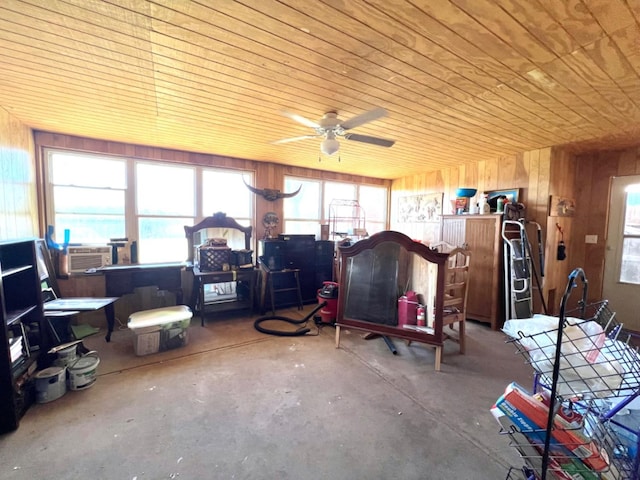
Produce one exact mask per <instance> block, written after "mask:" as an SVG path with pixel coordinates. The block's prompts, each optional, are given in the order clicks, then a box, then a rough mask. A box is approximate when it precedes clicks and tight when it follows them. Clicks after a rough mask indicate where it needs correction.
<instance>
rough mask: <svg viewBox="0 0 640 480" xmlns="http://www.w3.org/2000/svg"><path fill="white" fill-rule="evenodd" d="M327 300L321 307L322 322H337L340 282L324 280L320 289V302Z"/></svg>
mask: <svg viewBox="0 0 640 480" xmlns="http://www.w3.org/2000/svg"><path fill="white" fill-rule="evenodd" d="M322 302H327V304H326V305H325V306H324V307H322V308H321V309H320V318H321V319H322V323H335V321H336V317H337V316H338V284H337V283H335V282H322V288H321V289H320V290H318V303H322Z"/></svg>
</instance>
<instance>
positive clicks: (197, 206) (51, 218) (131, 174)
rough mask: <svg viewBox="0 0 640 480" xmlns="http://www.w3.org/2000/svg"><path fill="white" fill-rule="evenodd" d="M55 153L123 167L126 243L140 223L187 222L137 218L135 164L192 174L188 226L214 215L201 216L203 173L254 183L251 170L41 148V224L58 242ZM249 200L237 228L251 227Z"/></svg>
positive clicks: (252, 214)
mask: <svg viewBox="0 0 640 480" xmlns="http://www.w3.org/2000/svg"><path fill="white" fill-rule="evenodd" d="M56 153H61V154H65V155H76V156H79V157H84V158H87V159H91V158H95V159H113V160H118V161H122V162H124V163H125V172H126V173H125V176H126V178H125V185H126V187H125V190H124V192H125V199H124V205H125V207H124V215H125V236H126V237H127V238H129V239H130V241H133V240H139V237H140V232H139V222H140V220H141V219H146V218H191V217H190V216H187V217H185V216H184V215H178V214H175V215H174V214H167V215H158V214H148V213H145V214H140V213H139V211H138V210H139V209H138V205H137V197H136V195H137V189H138V183H137V178H136V173H137V166H138V165H139V164H146V165H151V166H154V165H156V166H169V167H178V168H185V169H190V170H192V171H193V172H194V175H193V178H194V183H195V185H194V194H193V202H194V209H193V214H194V216H193V218H192V223H191V224H192V225H193V224H195V223H196V222H197V221H199V220H201V219H203V218H205V217H207V216H211V215H213V214H214V213H216V212H206V213H205V212H204V205H203V202H204V200H203V193H202V192H203V189H204V185H203V177H204V172H205V171H207V172H209V171H213V172H216V171H220V172H225V173H236V174H239V175H241V176H242V177H243V179H244V180H245V181H246V182H247V183H248V184H249V185H253V183H254V179H255V172H254V171H253V170H244V169H238V168H223V167H217V166H206V165H194V164H189V163H183V162H172V161H163V160H153V159H148V158H139V157H135V156H124V155H123V156H118V155H112V154H103V153H99V152H84V151H75V150H66V149H62V148H55V147H45V148H43V179H44V187H43V190H44V214H45V221H46V224H47V225H52V226H54V229H55V230H54V231H55V233H56V237H57V238H59V239H62V233H61V232H58V229H57V226H56V225H55V218H56V206H55V199H54V195H53V193H54V186H55V184H54V183H53V178H52V176H53V172H52V164H51V162H52V155H54V154H56ZM249 198H250V202H249V203H248V205H247V211H248V216H247V217H245V216H242V217H238V218H237V219H236V220H237V221H238V222H239V223H241V224H245V223H247V224H248V225H247V226H249V225H252V226H253V223H254V217H255V208H256V206H255V199H254V198H253V195H252V196H250V197H249ZM221 211H224V209H223V208H221ZM225 213H226V212H225ZM72 241H73V239H72ZM108 241H109V239H105V242H104V243H101V244H106V243H107V242H108ZM186 254H187V241H186V237H185V238H184V259H186V258H187V255H186ZM168 261H172V260H168ZM146 263H149V262H146Z"/></svg>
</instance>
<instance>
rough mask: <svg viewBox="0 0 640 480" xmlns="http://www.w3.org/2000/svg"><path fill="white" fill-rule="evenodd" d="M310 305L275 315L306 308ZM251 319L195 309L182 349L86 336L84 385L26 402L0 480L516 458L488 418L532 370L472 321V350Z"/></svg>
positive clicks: (502, 466) (221, 475) (489, 472)
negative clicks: (279, 332) (268, 326)
mask: <svg viewBox="0 0 640 480" xmlns="http://www.w3.org/2000/svg"><path fill="white" fill-rule="evenodd" d="M313 307H314V305H310V306H307V307H306V308H305V312H299V311H297V310H295V309H292V310H280V311H278V314H280V315H285V316H288V317H291V318H302V317H303V316H304V315H305V314H306V313H307V312H309V311H311V310H312V309H313ZM253 318H255V317H251V318H249V317H238V316H236V317H234V318H226V319H210V320H209V321H208V322H207V324H206V326H205V327H201V326H200V319H199V318H194V319H193V321H192V323H191V327H190V329H189V334H190V339H189V344H188V345H187V346H186V347H183V348H179V349H175V350H170V351H167V352H162V353H159V354H155V355H149V356H144V357H136V356H135V354H134V351H133V342H132V336H133V335H132V333H131V331H129V330H127V329H121V330H119V331H116V332H114V335H113V338H112V341H111V343H105V342H104V339H103V335H102V333H101V334H100V335H96V336H93V337H89V338H87V339H85V345H86V346H87V347H88V348H90V349H95V350H97V351H98V354H99V356H100V359H101V362H100V365H99V367H98V379H97V381H96V383H95V384H94V385H93V386H92V387H91V388H89V389H87V390H84V391H69V392H67V393H66V394H65V395H64V396H63V397H62V398H60V399H58V400H55V401H53V402H50V403H46V404H36V405H33V406H32V407H31V408H30V409H29V411H28V412H27V413H26V415H25V416H24V417H23V419H22V421H21V425H20V428H19V429H18V430H17V431H15V432H13V433H10V434H7V435H3V436H0V451H1V452H2V462H0V478H2V479H7V480H8V479H30V480H32V479H45V478H46V479H85V478H86V479H109V480H111V479H137V480H144V479H154V480H155V479H296V480H299V479H335V480H339V479H345V480H346V479H348V480H354V479H367V480H373V479H395V478H397V479H420V480H423V479H434V480H435V479H438V480H440V479H452V480H453V479H455V480H465V479H469V480H482V479H491V480H496V479H504V478H505V477H506V476H507V472H508V470H509V467H510V466H521V465H522V462H521V460H519V458H518V455H517V453H516V452H515V451H514V449H513V448H510V447H509V446H508V440H507V438H505V437H504V436H502V435H500V434H499V428H498V425H497V423H496V421H495V420H494V419H493V417H492V416H491V414H490V412H489V408H490V407H491V405H492V404H493V402H494V401H495V400H496V399H497V398H498V397H499V396H500V394H501V393H502V392H503V391H504V388H505V387H506V385H507V384H508V383H509V382H511V381H514V380H515V381H518V382H519V383H521V384H523V385H525V386H527V387H530V385H531V381H532V375H531V371H530V368H529V367H528V366H527V365H525V364H524V361H523V359H522V358H521V357H519V356H518V355H516V354H515V353H514V352H515V349H514V348H513V346H512V345H510V344H506V343H505V339H506V337H505V336H504V334H502V333H501V332H495V331H491V330H490V329H489V328H488V327H487V326H486V325H485V324H479V323H475V322H468V347H467V350H468V352H467V354H466V355H460V354H459V353H458V352H457V344H454V343H448V344H447V346H446V348H445V354H444V360H443V365H442V370H441V371H440V372H435V371H434V351H433V349H432V348H429V347H427V346H425V345H422V344H417V343H413V344H412V345H411V346H407V345H406V344H405V343H404V342H403V341H400V340H395V341H394V343H395V345H396V347H397V350H398V354H397V355H393V354H392V353H391V352H390V350H389V349H388V348H387V346H386V345H385V343H384V341H383V340H382V339H380V338H378V339H371V340H365V339H363V338H362V333H361V332H348V331H345V330H344V329H343V335H342V342H341V347H340V348H339V349H336V348H335V344H334V336H335V335H334V334H335V329H334V328H333V327H330V326H325V327H323V328H322V329H321V331H320V334H319V335H317V336H305V337H276V336H270V335H264V334H262V333H259V332H257V331H256V330H255V329H254V328H253Z"/></svg>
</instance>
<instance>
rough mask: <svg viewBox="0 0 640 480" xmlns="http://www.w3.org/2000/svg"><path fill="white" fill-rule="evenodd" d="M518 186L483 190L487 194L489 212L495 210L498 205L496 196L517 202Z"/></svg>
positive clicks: (510, 201)
mask: <svg viewBox="0 0 640 480" xmlns="http://www.w3.org/2000/svg"><path fill="white" fill-rule="evenodd" d="M519 191H520V190H519V189H518V188H512V189H510V190H489V191H488V192H485V193H486V194H487V203H488V204H489V207H490V208H491V212H495V211H496V209H497V207H498V198H501V197H502V198H505V197H506V199H507V200H508V201H509V203H517V202H518V193H519Z"/></svg>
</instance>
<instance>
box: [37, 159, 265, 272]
mask: <svg viewBox="0 0 640 480" xmlns="http://www.w3.org/2000/svg"><path fill="white" fill-rule="evenodd" d="M47 159H48V164H47V170H46V175H47V208H48V210H47V219H48V222H49V223H51V224H52V225H53V226H54V229H55V233H56V239H57V242H58V243H62V238H63V235H64V232H65V230H68V231H69V234H70V238H69V239H70V242H71V243H80V244H100V245H105V244H107V243H109V241H110V240H111V239H113V238H128V239H129V240H133V239H135V240H137V242H138V260H139V262H140V263H154V262H171V261H183V260H185V259H186V258H187V253H188V252H187V240H186V237H185V232H184V226H185V225H193V224H194V223H195V221H196V218H203V217H206V216H210V215H213V214H214V213H216V212H219V211H222V212H224V213H226V214H227V215H229V216H230V217H234V218H235V219H236V220H237V221H238V222H239V223H241V224H243V225H247V226H249V225H251V222H252V218H253V197H252V196H251V192H250V191H249V190H248V189H247V188H246V187H245V186H244V185H243V177H244V179H246V181H247V183H251V182H252V180H253V173H252V172H243V171H238V170H223V169H212V168H204V167H200V166H193V165H181V164H172V163H168V162H151V161H143V160H138V159H133V158H115V157H109V156H106V155H92V154H84V153H79V152H78V153H70V152H65V151H56V150H48V151H47Z"/></svg>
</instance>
